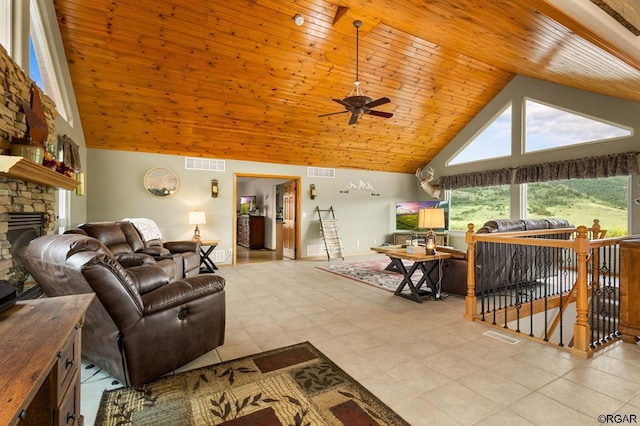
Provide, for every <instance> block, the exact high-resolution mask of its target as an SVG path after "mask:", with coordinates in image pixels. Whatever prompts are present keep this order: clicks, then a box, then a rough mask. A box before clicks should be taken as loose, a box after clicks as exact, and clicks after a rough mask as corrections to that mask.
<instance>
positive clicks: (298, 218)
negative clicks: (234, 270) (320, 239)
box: [231, 173, 302, 266]
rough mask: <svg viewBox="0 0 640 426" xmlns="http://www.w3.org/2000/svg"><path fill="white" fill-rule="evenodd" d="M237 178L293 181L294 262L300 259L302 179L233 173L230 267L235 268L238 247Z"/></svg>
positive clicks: (297, 177)
mask: <svg viewBox="0 0 640 426" xmlns="http://www.w3.org/2000/svg"><path fill="white" fill-rule="evenodd" d="M239 177H243V178H244V177H248V178H254V179H287V180H293V181H295V183H296V195H295V197H296V226H295V232H296V258H295V260H299V259H301V255H302V250H301V247H300V246H301V244H302V236H301V229H302V223H301V222H302V220H301V218H302V196H301V192H302V191H300V187H301V186H300V185H302V178H301V177H300V176H290V175H267V174H262V173H234V174H233V205H232V208H233V214H232V217H233V226H234V228H233V230H232V233H231V235H233V246H232V247H233V262H232V266H236V254H237V253H236V247H237V246H238V231H237V229H238V211H237V208H236V206H237V201H238V178H239Z"/></svg>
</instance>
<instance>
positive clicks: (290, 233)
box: [282, 180, 296, 259]
mask: <svg viewBox="0 0 640 426" xmlns="http://www.w3.org/2000/svg"><path fill="white" fill-rule="evenodd" d="M283 207H284V211H283V220H284V229H283V238H282V255H283V256H284V257H286V258H289V259H295V258H296V182H295V181H293V180H292V181H290V182H287V183H285V184H284V194H283Z"/></svg>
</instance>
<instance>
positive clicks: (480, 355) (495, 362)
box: [82, 255, 640, 425]
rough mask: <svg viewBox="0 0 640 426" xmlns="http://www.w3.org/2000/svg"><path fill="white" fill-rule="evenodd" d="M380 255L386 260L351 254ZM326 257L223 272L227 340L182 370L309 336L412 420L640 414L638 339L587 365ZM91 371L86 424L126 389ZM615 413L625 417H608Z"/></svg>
mask: <svg viewBox="0 0 640 426" xmlns="http://www.w3.org/2000/svg"><path fill="white" fill-rule="evenodd" d="M372 256H379V255H371V256H358V257H357V258H356V257H351V258H349V257H348V258H347V260H346V261H347V262H354V261H360V260H366V259H369V258H371V257H372ZM332 262H342V260H332ZM326 263H327V262H326V260H309V261H287V260H285V261H276V262H268V263H252V264H242V265H238V266H236V267H234V268H231V267H226V268H221V269H220V271H219V274H220V275H222V276H224V277H225V278H226V280H227V285H226V293H227V332H226V341H225V344H224V345H223V346H222V347H220V348H218V349H217V350H216V351H213V352H211V353H209V354H207V355H205V356H204V357H203V358H202V359H199V360H197V361H196V362H194V363H192V364H190V365H188V366H186V367H185V368H184V369H188V368H193V367H196V366H200V365H206V364H209V363H214V362H217V360H218V359H220V360H228V359H233V358H237V357H240V356H244V355H249V354H252V353H256V352H261V351H265V350H269V349H273V348H277V347H281V346H286V345H289V344H293V343H297V342H301V341H310V342H311V343H312V344H313V345H315V346H316V347H317V348H318V349H320V350H321V351H322V352H324V353H325V354H326V355H327V356H329V358H331V359H332V360H333V361H334V362H335V363H337V364H338V365H339V366H340V367H342V368H343V369H344V370H345V371H347V372H348V373H349V374H351V375H352V376H353V377H354V378H355V379H357V380H358V381H359V382H360V383H362V384H363V385H364V386H365V387H367V388H368V389H369V390H370V391H372V392H373V393H374V394H375V395H377V396H378V397H379V398H380V399H381V400H382V401H384V402H385V403H386V404H387V405H389V406H390V407H391V408H393V409H394V410H395V411H396V412H398V413H399V414H400V415H401V416H403V417H404V418H405V419H406V420H407V421H408V422H410V423H411V424H412V425H530V424H535V425H590V424H593V425H597V424H601V423H605V424H606V423H607V422H606V420H607V419H606V418H605V419H604V420H605V421H604V422H602V421H599V418H598V416H601V415H616V414H619V415H633V416H635V419H638V418H639V417H640V347H638V346H636V345H632V344H628V343H622V342H620V343H616V344H614V345H612V346H611V347H609V348H606V349H605V350H603V351H601V352H600V353H599V354H598V355H596V356H595V357H594V358H592V359H589V360H586V359H582V358H579V357H576V356H572V355H570V354H568V353H567V352H564V351H562V350H559V349H556V348H554V347H549V346H545V345H542V344H539V343H535V342H532V341H529V340H527V339H520V342H519V343H517V344H509V343H505V342H503V341H501V340H497V339H495V338H492V337H488V336H486V335H484V334H483V333H485V332H486V331H488V330H494V329H492V328H489V327H487V326H485V325H484V324H482V323H475V322H470V321H467V320H464V319H463V318H462V314H463V311H464V299H463V298H461V297H455V296H450V297H448V298H446V299H444V300H441V301H425V302H424V303H422V304H419V303H415V302H412V301H409V300H406V299H403V298H399V297H396V296H393V294H391V293H389V292H385V291H383V290H379V289H376V288H372V287H369V286H367V285H364V284H360V283H358V282H355V281H352V280H349V279H346V278H342V277H340V276H337V275H334V274H331V273H329V272H325V271H321V270H319V269H317V268H316V266H320V265H326ZM497 331H498V332H500V330H497ZM509 336H513V335H511V334H510V335H509ZM218 357H219V358H218ZM94 370H97V369H93V370H83V377H82V380H83V385H82V412H83V414H84V415H85V424H87V425H91V424H93V422H94V418H95V414H96V411H97V407H98V406H99V401H100V395H101V394H102V391H103V390H104V389H107V388H113V387H117V386H119V385H113V384H112V383H111V382H112V380H113V379H112V378H110V377H109V376H108V375H106V374H104V373H103V372H98V373H97V374H95V376H91V375H92V374H94V372H95V371H94ZM616 419H618V420H625V418H623V417H617V418H615V417H611V418H609V421H608V423H610V424H611V423H620V421H618V422H616V421H615V420H616ZM626 419H627V420H630V418H626ZM601 420H602V419H601ZM636 422H637V420H636ZM627 423H634V422H633V421H630V422H627Z"/></svg>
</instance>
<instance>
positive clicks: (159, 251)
mask: <svg viewBox="0 0 640 426" xmlns="http://www.w3.org/2000/svg"><path fill="white" fill-rule="evenodd" d="M138 253H144V254H148V255H149V256H153V257H154V258H156V259H157V258H162V259H171V252H170V251H169V250H167V249H166V248H164V247H146V248H143V249H140V250H139V251H138Z"/></svg>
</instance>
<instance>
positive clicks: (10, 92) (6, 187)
mask: <svg viewBox="0 0 640 426" xmlns="http://www.w3.org/2000/svg"><path fill="white" fill-rule="evenodd" d="M0 81H1V82H2V83H1V84H0V150H1V151H2V154H7V152H8V151H7V149H8V147H9V144H10V142H11V140H12V139H13V138H22V137H24V136H25V135H26V133H27V121H26V117H25V114H24V112H23V111H22V107H21V106H20V100H21V99H22V100H24V101H26V102H27V103H29V104H30V103H31V87H32V86H33V87H35V85H34V83H33V81H32V80H31V78H30V77H29V75H28V74H26V73H25V72H24V71H23V70H22V69H21V68H20V67H19V66H18V65H17V64H16V63H15V62H14V61H13V60H12V59H11V57H9V55H8V54H7V51H6V50H5V49H4V47H3V46H2V45H0ZM36 90H40V89H37V88H36ZM40 98H41V100H42V106H43V109H44V113H45V117H46V119H47V127H48V128H49V135H48V137H47V143H50V144H54V145H55V144H56V134H55V124H54V123H55V121H54V118H55V116H56V109H55V104H54V102H53V101H52V100H51V98H49V97H48V96H46V95H45V94H44V93H43V92H42V90H40ZM55 206H56V189H55V188H51V187H48V186H46V185H40V184H35V183H28V182H24V181H22V180H19V179H14V178H12V177H8V176H6V175H3V174H0V279H8V278H9V277H10V276H11V274H12V273H13V269H14V260H13V259H12V257H11V245H10V243H9V241H8V240H7V227H8V219H9V213H20V212H29V213H32V212H38V213H43V214H44V219H45V224H44V226H45V233H47V234H53V233H55V229H56V223H57V220H56V209H55Z"/></svg>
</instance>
